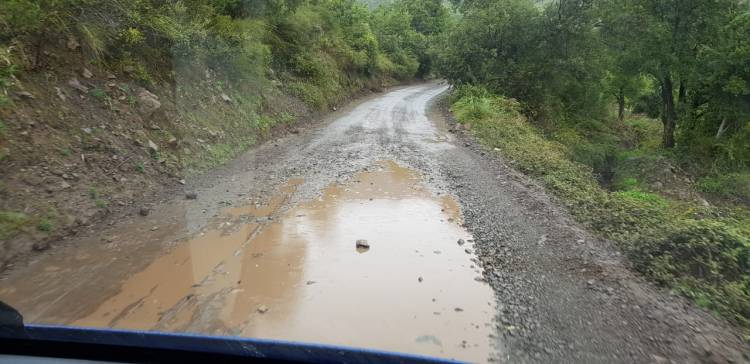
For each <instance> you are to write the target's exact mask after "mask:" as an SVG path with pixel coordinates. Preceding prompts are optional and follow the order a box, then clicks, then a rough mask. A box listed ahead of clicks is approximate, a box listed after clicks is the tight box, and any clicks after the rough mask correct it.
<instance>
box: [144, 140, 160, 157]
mask: <svg viewBox="0 0 750 364" xmlns="http://www.w3.org/2000/svg"><path fill="white" fill-rule="evenodd" d="M147 145H148V151H149V152H150V153H151V154H155V153H157V152H159V146H157V145H156V143H154V142H152V141H151V139H149V140H148V142H147Z"/></svg>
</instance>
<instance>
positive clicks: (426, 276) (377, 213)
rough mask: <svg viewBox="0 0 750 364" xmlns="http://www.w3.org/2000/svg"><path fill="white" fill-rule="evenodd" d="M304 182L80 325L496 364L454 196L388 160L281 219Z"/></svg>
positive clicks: (142, 276) (130, 286) (185, 248)
mask: <svg viewBox="0 0 750 364" xmlns="http://www.w3.org/2000/svg"><path fill="white" fill-rule="evenodd" d="M302 182H303V181H301V180H293V181H290V182H289V183H288V184H287V185H286V186H284V187H282V188H281V190H280V192H279V194H278V195H277V196H275V197H273V198H272V199H271V201H270V202H269V203H268V204H267V205H264V206H248V207H240V208H233V209H229V210H226V211H225V214H226V215H227V218H228V219H227V221H225V222H223V223H221V224H220V225H219V226H218V227H217V228H216V229H214V230H208V231H205V232H203V233H201V234H199V235H198V236H196V237H194V238H192V239H191V240H189V241H186V242H184V243H182V244H180V245H178V246H177V247H176V248H174V249H173V250H172V251H170V252H169V253H168V254H165V255H162V256H161V257H159V258H157V259H156V260H154V261H153V262H152V263H151V264H150V265H149V266H148V267H147V268H145V269H144V270H143V271H141V272H139V273H137V274H135V275H133V276H132V277H130V278H129V279H127V280H126V281H125V283H124V284H123V285H122V287H121V289H120V291H119V293H118V294H116V295H115V296H114V297H111V298H109V299H107V300H105V301H104V303H103V304H101V305H100V306H99V307H98V308H95V309H93V310H92V312H91V313H90V314H88V315H87V316H86V317H83V318H80V319H78V320H77V321H75V322H73V323H72V324H75V325H81V326H106V327H118V328H129V329H156V330H167V331H194V332H208V333H218V334H231V335H242V336H248V337H258V338H274V339H284V340H294V341H306V342H318V343H329V344H339V345H347V346H355V347H367V348H375V349H384V350H393V351H401V352H410V353H418V354H427V355H435V356H441V357H449V358H456V359H462V360H470V361H485V360H486V359H487V358H488V356H489V353H490V351H491V350H490V339H489V335H490V333H491V326H490V323H491V321H492V318H493V314H494V307H493V306H492V305H493V303H492V302H494V300H493V296H492V291H491V289H490V288H489V287H488V286H487V285H486V284H484V283H481V282H479V281H477V280H475V278H476V277H478V276H479V273H478V272H477V268H475V267H474V266H473V265H472V262H471V260H470V259H471V258H472V256H471V255H470V254H467V252H466V249H467V248H468V246H467V245H464V246H459V245H458V244H457V241H458V239H464V240H466V239H468V238H470V237H469V235H468V234H467V232H466V231H465V230H463V229H462V228H461V227H460V211H459V208H458V205H457V204H456V202H455V201H454V200H453V199H452V198H450V197H448V196H443V197H437V196H434V195H432V194H431V193H430V192H429V191H427V190H426V189H425V188H424V187H422V185H421V184H420V177H419V176H418V175H417V174H415V173H414V172H412V171H411V170H409V169H406V168H403V167H400V166H398V165H397V164H395V163H393V162H382V163H380V164H378V165H377V166H375V167H374V168H372V169H371V170H369V171H365V172H362V173H359V174H358V175H356V176H354V177H353V178H352V180H351V181H350V182H349V183H348V184H346V185H343V186H341V185H333V186H329V187H328V188H326V189H325V190H324V191H323V194H322V196H321V197H320V198H318V199H317V200H314V201H309V202H305V203H301V204H299V205H297V206H294V207H292V208H289V209H287V210H285V211H282V210H283V207H284V205H285V204H286V202H287V200H288V199H289V197H290V196H291V195H292V194H293V193H294V190H295V188H296V186H297V185H299V184H300V183H302ZM361 239H364V240H367V243H368V244H369V245H370V248H369V249H367V250H364V249H359V250H358V249H357V248H356V246H355V243H356V241H357V240H361Z"/></svg>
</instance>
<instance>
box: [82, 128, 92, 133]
mask: <svg viewBox="0 0 750 364" xmlns="http://www.w3.org/2000/svg"><path fill="white" fill-rule="evenodd" d="M81 130H82V131H83V132H84V133H86V134H91V132H92V130H91V128H82V129H81Z"/></svg>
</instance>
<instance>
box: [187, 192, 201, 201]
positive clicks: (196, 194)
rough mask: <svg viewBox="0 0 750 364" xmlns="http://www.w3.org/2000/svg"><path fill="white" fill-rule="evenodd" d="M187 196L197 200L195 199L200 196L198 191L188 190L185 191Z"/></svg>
mask: <svg viewBox="0 0 750 364" xmlns="http://www.w3.org/2000/svg"><path fill="white" fill-rule="evenodd" d="M185 198H186V199H188V200H195V199H197V198H198V193H197V192H186V193H185Z"/></svg>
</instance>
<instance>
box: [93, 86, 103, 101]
mask: <svg viewBox="0 0 750 364" xmlns="http://www.w3.org/2000/svg"><path fill="white" fill-rule="evenodd" d="M89 95H91V96H93V97H94V98H96V99H97V100H99V101H105V100H106V99H107V93H106V92H104V90H102V89H100V88H92V89H91V90H89Z"/></svg>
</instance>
